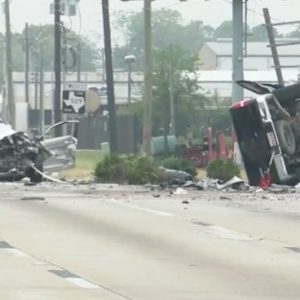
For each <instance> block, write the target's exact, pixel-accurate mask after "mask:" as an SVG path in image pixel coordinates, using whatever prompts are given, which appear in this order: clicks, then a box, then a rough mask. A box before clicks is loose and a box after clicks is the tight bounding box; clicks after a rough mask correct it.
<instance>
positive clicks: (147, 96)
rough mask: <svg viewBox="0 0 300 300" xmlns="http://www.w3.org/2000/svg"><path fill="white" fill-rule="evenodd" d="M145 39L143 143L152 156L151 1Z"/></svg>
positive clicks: (147, 7) (147, 6)
mask: <svg viewBox="0 0 300 300" xmlns="http://www.w3.org/2000/svg"><path fill="white" fill-rule="evenodd" d="M144 37H145V45H144V47H145V65H144V115H143V125H144V126H143V142H144V151H145V153H146V154H147V155H151V154H152V149H151V138H152V22H151V0H144Z"/></svg>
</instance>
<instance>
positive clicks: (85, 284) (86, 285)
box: [65, 277, 99, 289]
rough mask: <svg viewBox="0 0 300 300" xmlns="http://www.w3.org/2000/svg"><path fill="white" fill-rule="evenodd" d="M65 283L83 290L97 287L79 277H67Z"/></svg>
mask: <svg viewBox="0 0 300 300" xmlns="http://www.w3.org/2000/svg"><path fill="white" fill-rule="evenodd" d="M65 279H66V280H67V281H69V282H71V283H73V284H75V285H77V286H79V287H81V288H83V289H98V288H99V286H97V285H95V284H92V283H90V282H88V281H87V280H85V279H83V278H80V277H68V278H65Z"/></svg>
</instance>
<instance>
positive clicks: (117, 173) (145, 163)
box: [95, 155, 162, 184]
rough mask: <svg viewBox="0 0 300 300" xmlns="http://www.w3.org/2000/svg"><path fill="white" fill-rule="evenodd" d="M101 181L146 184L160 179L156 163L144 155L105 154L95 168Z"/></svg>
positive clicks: (96, 174)
mask: <svg viewBox="0 0 300 300" xmlns="http://www.w3.org/2000/svg"><path fill="white" fill-rule="evenodd" d="M95 176H96V178H97V179H99V180H100V181H102V182H115V183H128V184H146V183H157V182H160V181H161V180H162V175H161V172H160V171H159V169H158V167H157V165H156V164H155V163H154V162H153V161H152V160H151V159H150V158H148V157H146V156H133V155H131V156H118V155H106V156H105V157H104V158H103V159H102V160H101V161H100V162H98V164H97V166H96V168H95Z"/></svg>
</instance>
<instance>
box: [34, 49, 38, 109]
mask: <svg viewBox="0 0 300 300" xmlns="http://www.w3.org/2000/svg"><path fill="white" fill-rule="evenodd" d="M37 47H38V46H37V45H35V48H34V52H33V53H34V60H35V65H34V109H36V110H37V109H38V102H39V49H38V48H37Z"/></svg>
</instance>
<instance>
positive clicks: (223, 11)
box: [0, 0, 300, 36]
mask: <svg viewBox="0 0 300 300" xmlns="http://www.w3.org/2000/svg"><path fill="white" fill-rule="evenodd" d="M231 1H232V0H187V1H185V2H180V1H179V0H155V1H153V2H152V5H153V9H160V8H169V9H175V10H178V11H180V12H181V13H182V15H183V18H184V20H185V21H186V22H188V21H190V20H201V21H203V22H204V23H205V24H210V25H212V26H214V27H216V26H218V25H220V24H221V23H222V22H223V21H224V20H229V19H231V17H232V14H231V10H232V5H231ZM248 1H249V2H248V7H249V14H248V21H249V25H250V26H253V25H257V24H261V23H263V16H262V9H263V8H264V7H268V8H269V10H270V14H271V16H272V17H273V18H274V19H276V20H280V21H291V20H300V0H248ZM10 2H11V23H12V31H14V32H15V31H18V32H20V31H22V30H23V28H24V26H25V23H26V22H28V23H29V24H37V25H38V24H46V23H53V18H54V17H53V15H50V14H49V4H50V2H51V0H11V1H10ZM79 7H80V15H81V18H80V17H79V15H78V16H76V17H73V18H68V17H63V22H64V23H65V24H66V25H67V26H68V27H70V28H72V29H73V30H74V31H76V32H81V33H83V34H85V35H89V36H93V35H95V33H100V32H101V30H102V28H101V27H102V16H101V15H102V11H101V0H80V4H79ZM142 8H143V1H142V0H133V1H127V2H122V1H121V0H110V9H111V13H112V14H113V13H115V12H117V11H141V10H142ZM283 12H284V14H283ZM0 19H2V20H1V21H0V23H1V24H0V30H1V31H2V32H3V29H4V23H3V18H0ZM294 28H295V25H294V26H293V27H282V28H278V29H279V31H280V29H281V30H283V31H289V30H293V29H294Z"/></svg>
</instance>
